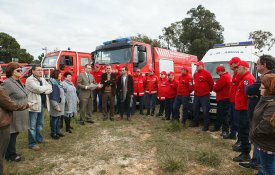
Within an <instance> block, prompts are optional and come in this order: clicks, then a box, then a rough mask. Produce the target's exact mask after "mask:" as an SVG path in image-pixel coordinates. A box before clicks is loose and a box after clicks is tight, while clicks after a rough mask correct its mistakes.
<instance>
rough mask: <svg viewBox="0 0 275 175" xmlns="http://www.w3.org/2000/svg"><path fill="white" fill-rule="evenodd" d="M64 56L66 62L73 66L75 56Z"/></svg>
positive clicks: (67, 64)
mask: <svg viewBox="0 0 275 175" xmlns="http://www.w3.org/2000/svg"><path fill="white" fill-rule="evenodd" d="M62 58H64V64H65V65H66V66H73V65H74V57H73V56H65V55H64V56H62Z"/></svg>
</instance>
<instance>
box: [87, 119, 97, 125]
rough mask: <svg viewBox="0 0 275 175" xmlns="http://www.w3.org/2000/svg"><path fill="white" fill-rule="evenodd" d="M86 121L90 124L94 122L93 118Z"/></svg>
mask: <svg viewBox="0 0 275 175" xmlns="http://www.w3.org/2000/svg"><path fill="white" fill-rule="evenodd" d="M86 122H87V123H90V124H93V123H95V122H94V121H93V120H88V121H86Z"/></svg>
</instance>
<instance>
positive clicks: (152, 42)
mask: <svg viewBox="0 0 275 175" xmlns="http://www.w3.org/2000/svg"><path fill="white" fill-rule="evenodd" d="M133 40H134V41H137V42H143V43H147V44H150V45H151V46H152V47H162V44H161V42H160V40H158V39H152V38H149V37H148V36H146V35H144V34H140V33H138V34H137V36H134V37H133Z"/></svg>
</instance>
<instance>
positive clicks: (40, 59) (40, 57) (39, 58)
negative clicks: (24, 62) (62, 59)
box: [38, 53, 45, 63]
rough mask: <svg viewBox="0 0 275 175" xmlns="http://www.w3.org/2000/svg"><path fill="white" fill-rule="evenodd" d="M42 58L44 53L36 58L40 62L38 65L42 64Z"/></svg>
mask: <svg viewBox="0 0 275 175" xmlns="http://www.w3.org/2000/svg"><path fill="white" fill-rule="evenodd" d="M44 57H45V54H44V53H42V54H41V55H39V56H38V60H39V61H40V63H41V62H42V60H43V58H44Z"/></svg>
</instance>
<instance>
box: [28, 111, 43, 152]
mask: <svg viewBox="0 0 275 175" xmlns="http://www.w3.org/2000/svg"><path fill="white" fill-rule="evenodd" d="M29 126H30V128H29V130H28V140H29V148H32V147H34V146H35V145H36V144H38V143H41V142H43V137H42V135H41V131H42V130H43V127H44V111H43V108H42V109H41V112H31V111H30V112H29Z"/></svg>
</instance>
